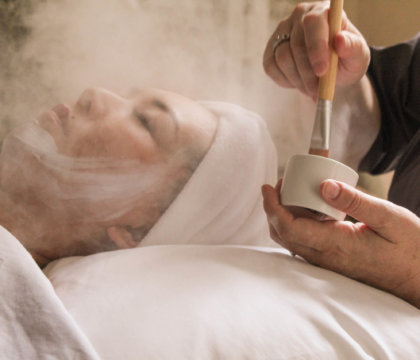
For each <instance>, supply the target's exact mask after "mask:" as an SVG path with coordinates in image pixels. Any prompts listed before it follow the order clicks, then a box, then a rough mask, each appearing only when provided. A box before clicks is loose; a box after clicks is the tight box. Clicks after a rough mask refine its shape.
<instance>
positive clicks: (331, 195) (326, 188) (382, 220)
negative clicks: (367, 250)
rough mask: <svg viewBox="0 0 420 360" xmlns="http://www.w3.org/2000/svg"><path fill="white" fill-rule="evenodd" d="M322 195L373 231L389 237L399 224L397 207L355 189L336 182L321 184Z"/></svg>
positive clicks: (327, 181) (328, 181)
mask: <svg viewBox="0 0 420 360" xmlns="http://www.w3.org/2000/svg"><path fill="white" fill-rule="evenodd" d="M320 190H321V195H322V197H323V198H324V200H325V201H326V202H327V203H328V204H329V205H331V206H333V207H334V208H336V209H338V210H340V211H343V212H344V213H346V214H348V215H350V216H352V217H353V218H355V219H357V220H359V221H361V222H363V223H365V224H366V225H367V226H369V227H370V228H371V229H372V230H374V231H376V232H378V233H380V234H381V235H383V236H385V237H388V236H389V235H391V234H392V232H393V229H394V227H395V226H397V224H393V222H395V220H394V219H397V217H396V216H395V209H394V207H395V208H396V207H397V206H396V205H394V204H392V203H391V202H389V201H385V200H382V199H379V198H376V197H374V196H371V195H368V194H365V193H363V192H361V191H359V190H357V189H355V188H354V187H352V186H350V185H347V184H345V183H342V182H339V181H335V180H325V181H323V182H322V183H321V187H320Z"/></svg>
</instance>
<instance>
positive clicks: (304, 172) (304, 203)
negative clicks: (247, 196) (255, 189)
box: [280, 155, 359, 220]
mask: <svg viewBox="0 0 420 360" xmlns="http://www.w3.org/2000/svg"><path fill="white" fill-rule="evenodd" d="M326 179H333V180H338V181H341V182H344V183H347V184H349V185H351V186H356V184H357V181H358V179H359V175H358V174H357V173H356V172H355V171H354V170H353V169H351V168H349V167H348V166H346V165H344V164H342V163H340V162H338V161H336V160H333V159H329V158H325V157H322V156H317V155H294V156H292V157H291V158H290V159H289V160H288V161H287V164H286V170H285V172H284V176H283V183H282V186H281V191H280V194H281V203H282V205H284V206H287V207H291V208H290V209H291V211H292V212H293V213H295V214H297V215H302V216H305V215H304V213H305V212H304V211H299V209H294V207H299V208H304V209H310V210H312V211H315V212H316V213H321V214H323V215H326V216H327V218H328V217H329V218H333V219H336V220H344V218H345V216H346V214H345V213H343V212H341V211H339V210H337V209H335V208H333V207H331V206H330V205H328V204H327V203H326V202H325V201H324V200H323V199H322V197H321V194H320V190H319V187H320V184H321V182H322V181H324V180H326ZM308 213H309V212H308ZM316 213H315V214H316ZM310 217H317V216H310ZM318 218H319V219H322V218H325V216H318Z"/></svg>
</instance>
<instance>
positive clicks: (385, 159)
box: [359, 33, 420, 174]
mask: <svg viewBox="0 0 420 360" xmlns="http://www.w3.org/2000/svg"><path fill="white" fill-rule="evenodd" d="M367 75H368V77H369V79H370V81H371V82H372V85H373V87H374V89H375V92H376V95H377V97H378V100H379V106H380V109H381V129H380V132H379V135H378V137H377V139H376V140H375V142H374V144H373V146H372V148H371V149H370V150H369V152H368V153H367V154H366V156H365V157H364V158H363V160H362V162H361V164H360V167H359V170H361V171H367V172H370V173H372V174H380V173H383V172H387V171H390V170H393V169H395V167H396V165H397V164H398V162H399V160H400V158H401V156H402V155H403V154H404V152H405V150H406V148H407V146H408V144H409V142H410V140H411V139H412V138H413V137H414V135H415V134H416V132H417V131H418V129H419V127H420V33H419V34H417V36H415V37H414V38H413V39H412V40H410V41H407V42H405V43H401V44H397V45H395V46H391V47H388V48H383V49H375V48H371V62H370V65H369V69H368V72H367Z"/></svg>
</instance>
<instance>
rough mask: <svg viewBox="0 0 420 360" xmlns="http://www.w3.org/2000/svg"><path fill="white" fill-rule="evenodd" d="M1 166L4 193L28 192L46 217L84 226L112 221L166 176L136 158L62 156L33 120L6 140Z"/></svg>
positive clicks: (155, 167)
mask: <svg viewBox="0 0 420 360" xmlns="http://www.w3.org/2000/svg"><path fill="white" fill-rule="evenodd" d="M0 164H1V166H2V168H1V172H0V173H1V184H2V188H3V189H4V190H6V191H8V192H9V193H10V194H12V196H13V195H14V196H18V197H19V196H22V195H24V194H26V192H29V194H30V196H31V197H33V198H31V199H30V202H33V201H35V199H38V201H41V202H42V203H43V204H44V206H45V207H46V208H48V209H50V213H56V214H58V213H61V214H62V215H63V218H68V217H71V218H72V221H78V220H79V221H80V219H78V218H79V217H80V216H82V217H84V221H85V222H86V221H89V222H101V221H104V222H106V221H109V220H113V219H117V218H118V217H120V216H122V215H124V214H126V213H127V212H129V211H131V210H132V209H133V208H135V207H136V204H138V202H139V201H141V200H144V199H146V197H147V195H148V194H150V193H151V192H152V191H151V189H153V188H154V185H156V184H158V183H159V182H162V179H163V178H164V177H165V172H164V169H163V168H162V167H161V166H158V165H150V164H149V165H144V164H142V163H141V162H139V161H137V160H121V159H112V158H74V157H69V156H66V155H62V154H60V153H58V150H57V146H56V144H55V141H54V139H53V138H52V137H51V135H50V134H49V133H48V132H47V131H45V130H44V129H42V128H41V127H40V126H38V125H37V124H36V123H34V122H33V123H28V124H25V125H23V126H21V127H19V128H17V129H15V130H14V131H13V132H12V133H11V134H10V135H9V136H8V137H7V138H6V140H5V142H4V145H3V151H2V153H1V158H0ZM34 174H36V175H35V176H34ZM16 180H18V181H16ZM86 204H88V206H89V208H91V209H92V211H90V212H89V216H88V218H85V217H86V215H87V213H86V212H85V211H80V210H81V209H82V206H84V207H86Z"/></svg>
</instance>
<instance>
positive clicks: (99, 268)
mask: <svg viewBox="0 0 420 360" xmlns="http://www.w3.org/2000/svg"><path fill="white" fill-rule="evenodd" d="M275 174H276V157H275V149H274V146H273V144H272V141H271V139H270V136H269V134H268V132H267V129H266V126H265V124H264V122H263V121H262V120H261V118H260V117H259V116H258V115H256V114H254V113H252V112H249V111H247V110H245V109H243V108H240V107H238V106H235V105H231V104H227V103H217V102H195V101H192V100H190V99H187V98H184V97H183V96H181V95H178V94H174V93H170V92H167V91H163V90H157V89H149V90H143V91H139V92H138V93H136V94H135V95H134V96H131V97H120V96H118V95H116V94H113V93H111V92H108V91H106V90H103V89H88V90H86V91H85V92H83V93H82V95H81V97H80V98H79V99H78V100H77V101H76V102H75V103H74V104H69V105H58V106H56V107H55V108H53V109H52V110H50V111H47V112H45V113H43V114H42V115H41V116H40V117H39V118H38V119H37V121H36V122H34V123H28V124H26V125H24V126H23V127H20V128H18V129H16V130H14V131H13V132H12V133H11V134H9V136H8V137H7V138H6V140H5V142H4V145H3V149H2V153H1V159H0V181H1V198H2V199H1V202H0V206H2V211H1V222H0V223H1V225H2V226H3V228H2V229H1V233H0V239H1V241H0V246H1V249H0V262H1V265H0V266H1V267H0V269H2V270H1V271H2V284H1V286H2V289H3V292H2V295H1V297H2V299H1V302H0V303H1V305H0V314H1V317H2V321H1V323H0V330H1V333H2V334H7V335H6V336H5V337H3V336H2V339H1V340H0V345H1V350H2V353H3V354H6V355H7V357H8V358H16V357H17V358H37V357H38V358H45V356H47V355H48V356H51V357H52V358H60V359H62V358H75V357H76V358H82V359H84V358H98V357H99V358H102V359H137V358H139V359H188V358H191V359H244V358H246V359H289V358H293V359H296V358H302V359H358V358H361V359H372V358H375V359H376V358H378V359H400V358H404V359H415V358H417V354H418V352H419V351H420V345H419V344H418V341H417V335H416V334H417V331H418V330H419V329H420V314H419V312H418V310H417V309H415V308H414V307H412V306H411V305H409V304H407V303H405V302H403V301H402V300H400V299H398V298H396V297H394V296H392V295H390V294H387V293H384V292H382V291H380V290H377V289H374V288H371V287H369V286H366V285H364V284H361V283H358V282H356V281H353V280H350V279H347V278H344V277H342V276H340V275H338V274H335V273H332V272H329V271H327V270H323V269H320V268H316V267H314V266H311V265H309V264H307V263H305V262H304V261H302V260H300V259H297V258H292V257H291V256H289V255H288V254H287V252H286V251H284V250H283V249H281V248H279V247H277V246H276V245H275V243H274V242H272V241H271V240H270V238H269V234H268V228H267V225H266V219H265V215H264V211H263V208H262V198H261V193H260V186H261V185H262V184H264V183H274V181H275V180H276V179H275ZM6 229H7V231H6ZM16 239H17V240H19V241H17V240H16ZM180 244H183V246H174V245H180ZM22 245H23V246H22ZM155 245H160V246H155ZM210 245H211V246H210ZM214 245H219V246H214ZM121 249H122V250H121ZM29 254H30V255H32V256H30V255H29ZM34 260H35V261H36V263H37V264H38V265H39V266H40V267H42V268H43V270H44V272H42V271H41V270H40V267H39V266H37V264H36V263H35V261H34ZM51 284H52V286H51ZM63 305H64V306H63ZM416 330H417V331H416Z"/></svg>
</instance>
